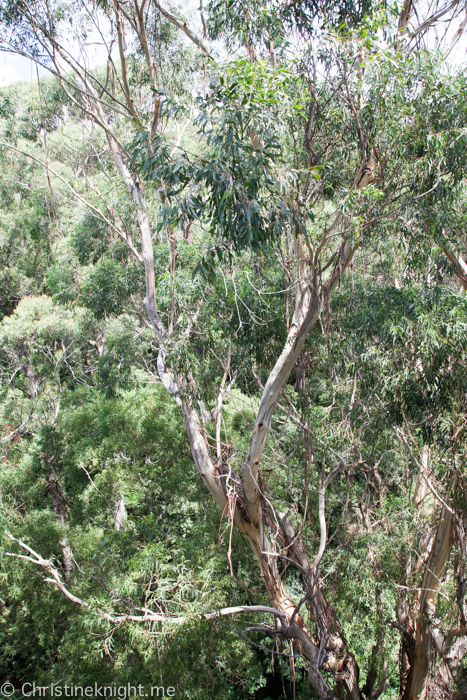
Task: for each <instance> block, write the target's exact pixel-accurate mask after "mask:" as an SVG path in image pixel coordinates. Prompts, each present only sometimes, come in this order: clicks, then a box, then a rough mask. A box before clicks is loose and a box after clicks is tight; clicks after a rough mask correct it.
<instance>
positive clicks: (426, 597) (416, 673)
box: [401, 506, 452, 700]
mask: <svg viewBox="0 0 467 700" xmlns="http://www.w3.org/2000/svg"><path fill="white" fill-rule="evenodd" d="M451 530H452V511H451V509H450V508H449V507H446V506H443V508H442V509H441V514H440V519H439V523H438V528H437V531H436V537H435V539H434V541H433V545H432V548H431V552H430V556H429V558H428V562H427V564H426V568H425V575H424V577H423V583H422V587H421V592H420V601H419V606H418V610H419V614H418V617H417V619H416V620H415V621H414V622H413V627H414V630H415V632H414V634H413V635H412V640H413V643H412V645H411V648H410V649H409V651H408V657H409V662H410V670H409V672H408V674H407V678H406V681H405V683H404V684H403V686H404V687H403V688H402V692H401V700H425V698H426V684H427V680H428V674H429V671H430V664H431V661H432V637H431V631H430V624H431V618H432V616H433V612H434V610H435V609H436V603H437V600H438V592H439V589H440V586H441V578H442V577H443V575H444V572H445V568H446V564H447V562H448V559H449V555H450V552H451V542H452V539H451ZM409 646H410V645H409Z"/></svg>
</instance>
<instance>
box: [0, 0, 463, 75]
mask: <svg viewBox="0 0 467 700" xmlns="http://www.w3.org/2000/svg"><path fill="white" fill-rule="evenodd" d="M182 5H183V6H184V10H185V14H186V10H187V9H188V8H189V9H190V10H193V9H196V7H197V5H198V3H197V0H184V2H183V3H182ZM190 19H192V18H190ZM94 20H95V17H94ZM100 24H102V20H101V22H100ZM104 24H105V21H104ZM458 26H459V20H457V21H455V22H454V23H453V27H452V28H451V31H452V32H453V31H455V30H456V29H457V27H458ZM88 30H89V27H88ZM104 33H105V28H104ZM100 42H101V39H100V36H99V35H98V33H97V31H92V30H91V31H90V33H89V34H88V38H87V42H86V43H87V47H86V64H87V66H88V68H93V67H94V66H96V65H100V64H102V63H105V61H106V58H107V53H106V50H105V48H104V47H103V46H102V45H100ZM466 43H467V42H466V37H465V36H464V37H463V41H462V40H461V41H460V42H459V44H458V45H457V46H456V47H455V49H454V51H452V52H451V54H450V56H449V62H450V63H453V64H454V65H456V64H460V63H463V62H464V61H465V58H466ZM71 44H74V42H71V43H70V47H69V50H70V52H71V53H72V54H73V55H75V56H76V57H78V55H79V49H78V47H77V45H75V46H72V45H71ZM37 70H38V71H39V76H41V75H45V74H46V73H47V71H46V70H45V69H44V68H41V67H38V68H36V66H35V64H34V63H33V62H32V61H30V60H29V59H27V58H24V57H23V56H18V55H16V54H10V53H3V52H1V51H0V88H1V87H5V86H6V85H10V84H11V83H15V82H18V81H20V80H21V81H26V82H32V81H36V80H37Z"/></svg>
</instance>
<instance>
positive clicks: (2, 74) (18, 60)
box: [0, 52, 45, 87]
mask: <svg viewBox="0 0 467 700" xmlns="http://www.w3.org/2000/svg"><path fill="white" fill-rule="evenodd" d="M44 73H45V71H44V70H43V69H41V68H40V69H39V75H43V74H44ZM18 80H25V81H27V82H28V83H29V82H31V81H32V80H37V73H36V66H35V65H34V63H33V62H32V61H29V60H28V59H27V58H23V57H22V56H16V55H15V54H7V53H2V52H0V87H4V86H5V85H10V84H11V83H16V82H17V81H18Z"/></svg>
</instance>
